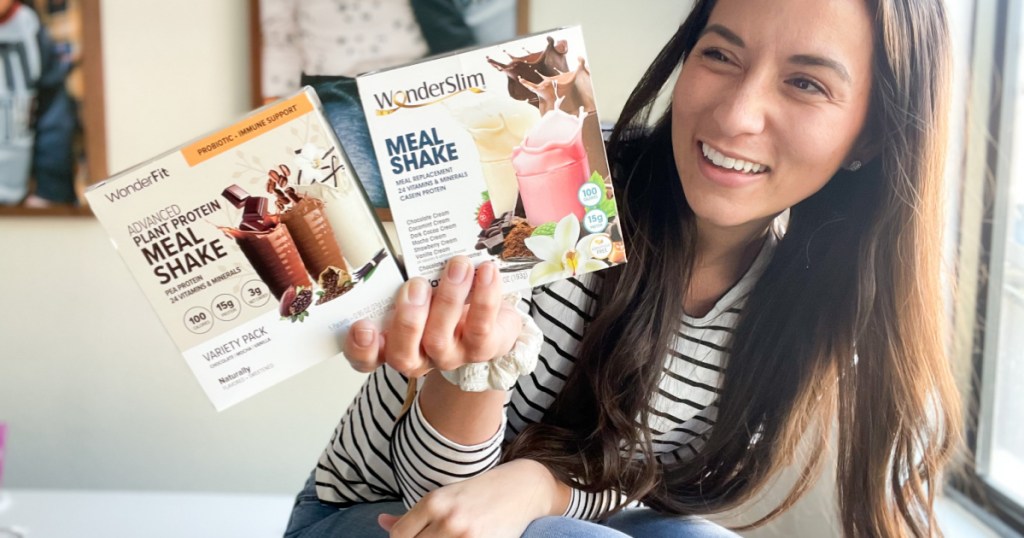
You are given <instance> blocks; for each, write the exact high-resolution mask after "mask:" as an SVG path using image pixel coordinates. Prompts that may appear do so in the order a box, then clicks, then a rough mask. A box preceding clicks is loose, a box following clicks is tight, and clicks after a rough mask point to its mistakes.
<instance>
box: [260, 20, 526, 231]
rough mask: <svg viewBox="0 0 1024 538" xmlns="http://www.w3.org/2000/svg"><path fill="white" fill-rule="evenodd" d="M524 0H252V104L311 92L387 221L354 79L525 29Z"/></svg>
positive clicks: (374, 203)
mask: <svg viewBox="0 0 1024 538" xmlns="http://www.w3.org/2000/svg"><path fill="white" fill-rule="evenodd" d="M528 14H529V4H528V0H450V1H440V2H439V1H437V0H426V1H424V0H379V1H376V2H365V1H362V0H301V1H299V0H250V28H251V30H250V39H251V47H250V51H251V59H250V61H251V65H252V70H251V72H252V81H251V87H252V102H253V106H258V105H262V104H265V103H268V102H271V101H274V100H276V99H277V98H279V97H280V96H282V95H287V94H288V93H290V92H292V91H295V90H297V89H298V88H300V87H302V86H306V85H309V86H312V87H313V89H314V90H315V91H316V93H317V95H318V97H319V98H320V101H321V102H322V103H323V106H324V112H325V114H326V115H327V119H328V121H329V122H330V123H331V125H332V126H333V127H334V129H335V132H336V133H337V135H338V138H339V139H340V140H341V143H342V146H343V147H344V149H345V153H346V155H347V157H348V159H349V161H350V164H351V165H352V168H353V170H354V171H355V173H356V175H357V176H358V177H359V179H360V182H361V183H362V184H363V187H364V190H365V191H366V193H367V197H368V198H369V200H370V203H371V204H372V205H373V206H374V209H375V210H376V212H377V215H378V217H380V218H381V219H382V220H387V221H390V220H391V212H390V209H389V207H388V202H387V198H386V196H385V194H384V186H383V183H382V180H381V177H380V171H379V169H378V168H377V165H376V160H375V157H374V154H373V148H372V146H371V144H370V139H369V132H368V130H367V127H366V119H365V116H364V115H363V111H362V108H361V107H360V104H359V98H358V93H357V91H356V84H355V76H356V75H359V74H362V73H365V72H368V71H374V70H378V69H384V68H388V67H393V66H397V65H402V64H406V63H409V62H413V61H416V60H419V59H421V58H424V57H427V56H431V55H434V54H442V53H446V52H450V51H453V50H457V49H462V48H466V47H472V46H476V45H486V44H490V43H495V42H499V41H505V40H508V39H511V38H513V37H515V36H516V35H520V34H523V33H526V28H527V26H528Z"/></svg>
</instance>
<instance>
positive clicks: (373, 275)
mask: <svg viewBox="0 0 1024 538" xmlns="http://www.w3.org/2000/svg"><path fill="white" fill-rule="evenodd" d="M86 198H87V199H88V201H89V205H90V206H91V208H92V211H93V213H95V215H96V217H97V218H99V220H100V222H101V223H102V224H103V226H104V227H105V228H106V230H107V232H108V233H109V234H110V237H111V239H112V241H113V243H114V247H115V248H116V249H117V250H118V251H119V252H120V253H121V256H122V257H123V258H124V261H125V263H126V264H127V265H128V268H129V269H130V270H131V272H132V274H133V275H134V276H135V278H136V279H137V280H138V282H139V285H140V286H141V287H142V289H143V291H144V292H145V294H146V297H147V298H148V299H149V300H150V302H151V303H152V304H153V307H154V309H155V310H156V312H157V315H158V316H159V317H160V320H161V321H162V322H163V324H164V326H165V327H166V329H167V331H168V333H170V336H171V338H172V339H173V340H174V343H175V344H177V346H178V347H179V349H180V350H181V352H182V355H183V356H184V358H185V362H186V363H187V364H188V366H189V368H191V370H192V373H193V374H195V376H196V378H197V379H198V380H199V384H200V385H201V386H202V388H203V390H204V391H205V392H206V394H207V396H208V397H209V398H210V400H211V401H212V402H213V405H214V406H215V407H216V408H217V410H222V409H225V408H227V407H229V406H231V405H233V404H235V403H238V402H240V401H242V400H244V399H245V398H248V397H250V396H252V395H254V394H256V393H258V392H260V391H262V390H264V389H266V388H268V387H270V386H273V385H274V384H276V383H279V382H281V381H282V380H284V379H286V378H288V377H290V376H292V375H295V374H296V373H298V372H301V371H302V370H304V369H306V368H308V367H310V366H312V365H313V364H316V363H317V362H320V361H321V360H324V359H327V358H329V357H332V356H335V355H338V354H339V353H341V350H342V342H343V339H342V336H343V331H344V330H345V329H346V328H347V326H348V324H349V323H350V322H351V321H354V320H355V319H359V318H364V317H365V318H375V317H380V316H382V315H383V314H384V313H385V312H386V310H388V309H389V308H390V306H391V304H392V298H393V297H394V295H395V292H396V291H397V290H398V288H399V286H400V285H401V284H402V282H403V280H404V279H403V276H402V273H401V271H400V270H399V267H398V265H397V263H396V261H395V258H394V256H393V255H392V253H391V251H390V249H389V246H388V244H387V240H386V237H385V235H384V233H383V232H382V230H381V228H380V224H379V222H378V221H377V220H376V218H375V216H374V213H373V210H372V208H371V207H370V206H369V204H368V202H367V200H366V196H365V193H364V192H363V190H362V187H361V186H360V184H359V181H358V179H357V178H356V177H355V176H354V175H353V173H352V172H351V167H350V166H349V163H348V161H347V159H346V157H345V154H344V152H343V151H342V147H341V145H340V144H339V143H338V141H337V139H336V137H335V134H334V131H332V129H331V127H330V125H329V124H328V122H327V120H326V119H325V118H324V116H323V114H322V112H321V109H320V102H319V100H318V99H317V97H316V94H315V93H313V91H312V90H310V89H308V88H307V89H305V90H303V91H301V92H299V93H297V94H295V95H293V96H291V97H289V98H286V99H283V100H281V101H278V102H276V103H274V104H271V105H268V106H266V107H263V108H260V109H259V110H256V111H255V112H253V113H252V114H250V115H249V116H247V117H245V118H244V119H242V120H241V121H239V122H237V123H235V124H234V125H231V126H229V127H227V128H225V129H222V130H220V131H217V132H214V133H211V134H209V135H208V136H205V137H202V138H200V139H199V140H195V141H192V142H190V143H188V144H185V145H183V146H180V147H178V148H176V149H174V150H171V151H169V152H167V153H164V154H163V155H160V156H159V157H156V158H154V159H152V160H149V161H146V162H144V163H142V164H140V165H138V166H135V167H132V168H131V169H129V170H126V171H124V172H122V173H120V174H118V175H116V176H114V177H112V178H110V179H108V180H106V181H104V182H103V183H100V184H98V185H96V186H95V187H93V188H92V189H90V190H89V191H88V192H87V193H86Z"/></svg>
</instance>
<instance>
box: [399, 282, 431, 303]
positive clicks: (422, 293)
mask: <svg viewBox="0 0 1024 538" xmlns="http://www.w3.org/2000/svg"><path fill="white" fill-rule="evenodd" d="M427 286H429V284H427V281H426V280H423V279H422V278H414V279H412V280H410V281H409V284H408V285H407V286H406V287H405V293H406V296H405V299H406V300H407V301H409V304H412V305H416V306H423V305H425V304H427V293H429V292H430V289H429V288H427Z"/></svg>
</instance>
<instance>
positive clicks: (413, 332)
mask: <svg viewBox="0 0 1024 538" xmlns="http://www.w3.org/2000/svg"><path fill="white" fill-rule="evenodd" d="M429 309H430V284H429V283H428V282H427V281H426V279H424V278H420V277H416V278H413V279H410V280H409V281H408V282H406V283H405V285H403V286H402V289H401V291H399V292H398V297H397V298H396V300H395V313H394V317H393V318H392V320H391V325H390V327H389V328H388V332H387V342H386V345H385V346H384V359H385V360H386V361H387V363H388V365H390V366H391V367H392V368H394V369H395V370H398V371H399V372H401V373H402V374H405V375H410V374H412V373H416V372H419V371H422V370H423V369H424V368H427V367H429V364H427V359H426V357H424V356H423V354H422V353H420V340H421V338H422V337H423V327H424V324H425V323H426V321H427V313H428V311H429Z"/></svg>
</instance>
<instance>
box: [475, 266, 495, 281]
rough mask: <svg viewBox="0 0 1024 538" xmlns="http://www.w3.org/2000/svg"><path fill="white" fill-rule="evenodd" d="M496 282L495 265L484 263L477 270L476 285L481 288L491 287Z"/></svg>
mask: <svg viewBox="0 0 1024 538" xmlns="http://www.w3.org/2000/svg"><path fill="white" fill-rule="evenodd" d="M493 280H494V264H493V263H491V262H484V263H482V264H480V265H479V266H477V268H476V283H477V284H479V285H481V286H489V285H490V284H491V282H492V281H493Z"/></svg>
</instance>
